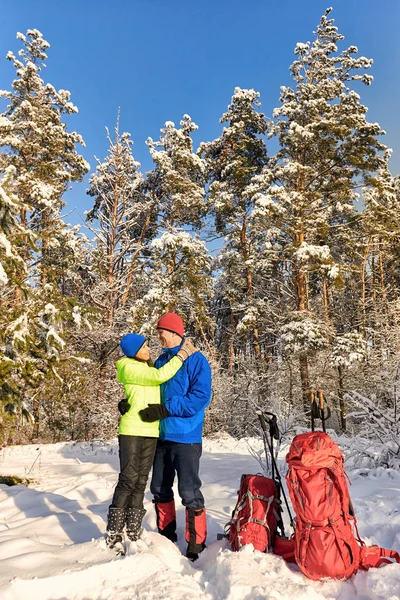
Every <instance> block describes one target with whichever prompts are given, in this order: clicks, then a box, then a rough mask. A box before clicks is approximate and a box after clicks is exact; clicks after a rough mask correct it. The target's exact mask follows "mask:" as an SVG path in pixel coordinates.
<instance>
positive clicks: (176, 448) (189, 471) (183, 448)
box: [150, 440, 204, 508]
mask: <svg viewBox="0 0 400 600" xmlns="http://www.w3.org/2000/svg"><path fill="white" fill-rule="evenodd" d="M201 452H202V446H201V444H180V443H178V442H166V441H162V440H159V441H158V442H157V449H156V453H155V457H154V463H153V477H152V479H151V485H150V490H151V493H152V494H153V496H154V499H155V501H156V502H169V501H170V500H172V499H173V497H174V493H173V491H172V486H173V484H174V478H175V473H176V474H177V476H178V492H179V496H180V497H181V499H182V504H183V506H186V508H200V507H202V506H204V497H203V494H202V493H201V491H200V488H201V480H200V477H199V466H200V456H201Z"/></svg>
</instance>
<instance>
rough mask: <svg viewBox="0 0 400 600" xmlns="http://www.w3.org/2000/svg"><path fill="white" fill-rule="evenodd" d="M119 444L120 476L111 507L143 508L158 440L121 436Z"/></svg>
mask: <svg viewBox="0 0 400 600" xmlns="http://www.w3.org/2000/svg"><path fill="white" fill-rule="evenodd" d="M118 442H119V464H120V474H119V477H118V483H117V487H116V488H115V492H114V496H113V499H112V503H111V506H112V507H117V508H142V507H143V497H144V492H145V489H146V484H147V479H148V477H149V473H150V469H151V465H152V463H153V458H154V452H155V449H156V445H157V438H150V437H139V436H136V435H120V436H118Z"/></svg>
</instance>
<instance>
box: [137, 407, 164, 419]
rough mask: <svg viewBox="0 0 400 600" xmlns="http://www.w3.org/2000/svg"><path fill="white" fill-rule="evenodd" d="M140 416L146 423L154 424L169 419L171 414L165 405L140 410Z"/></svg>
mask: <svg viewBox="0 0 400 600" xmlns="http://www.w3.org/2000/svg"><path fill="white" fill-rule="evenodd" d="M139 415H140V418H141V419H142V421H144V422H145V423H152V422H153V421H159V420H160V419H165V417H169V412H168V410H167V409H166V408H165V406H164V405H163V404H149V406H148V407H147V408H143V410H139Z"/></svg>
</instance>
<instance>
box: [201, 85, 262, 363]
mask: <svg viewBox="0 0 400 600" xmlns="http://www.w3.org/2000/svg"><path fill="white" fill-rule="evenodd" d="M259 96H260V94H258V93H257V92H255V91H254V90H245V89H241V88H235V91H234V95H233V96H232V101H231V104H230V105H229V106H228V110H227V112H226V113H225V114H224V115H223V116H222V117H221V119H220V121H221V123H227V126H226V127H224V129H223V132H222V135H221V136H220V137H219V138H217V139H215V140H214V141H212V142H209V143H206V144H202V145H201V148H200V149H201V154H202V156H203V157H204V159H205V160H206V164H207V170H208V179H209V182H210V185H209V202H210V205H211V208H212V212H213V213H214V215H215V225H216V231H217V233H218V234H221V235H224V236H225V242H226V243H225V247H224V249H223V250H222V251H221V253H220V255H219V257H218V263H217V264H218V268H219V269H221V271H222V272H221V276H223V278H224V285H223V286H222V287H221V288H220V289H222V290H223V292H222V296H221V300H220V302H221V304H222V306H224V307H225V311H224V312H225V313H228V315H227V317H228V319H229V325H228V327H227V329H228V330H229V332H230V335H229V342H228V344H229V356H230V360H229V368H230V371H232V368H233V363H234V360H235V337H236V334H237V333H238V334H239V335H240V336H241V337H243V336H244V337H248V336H249V335H250V341H251V343H252V345H253V346H254V353H255V356H256V358H257V359H260V358H261V347H260V333H259V321H260V312H261V313H262V312H263V310H262V307H261V306H260V299H259V298H258V299H257V298H256V294H255V290H254V270H255V268H256V265H257V270H261V262H262V256H260V244H259V239H258V235H257V232H256V231H254V230H252V227H251V221H250V215H251V211H252V208H253V199H252V196H251V195H250V194H249V192H248V188H249V185H250V183H251V181H252V178H253V177H254V176H255V175H257V174H259V173H260V172H261V170H262V168H263V167H264V166H265V165H266V164H267V152H266V147H265V142H264V139H263V138H262V136H263V135H264V134H265V133H266V131H267V128H268V125H267V120H266V118H265V116H264V115H263V114H262V113H259V112H258V110H257V109H258V108H259V107H260V102H259Z"/></svg>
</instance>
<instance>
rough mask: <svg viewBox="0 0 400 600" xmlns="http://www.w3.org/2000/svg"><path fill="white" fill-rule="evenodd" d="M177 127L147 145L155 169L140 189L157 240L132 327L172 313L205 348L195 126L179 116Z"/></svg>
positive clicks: (204, 261) (207, 274)
mask: <svg viewBox="0 0 400 600" xmlns="http://www.w3.org/2000/svg"><path fill="white" fill-rule="evenodd" d="M180 126H181V127H180V128H179V129H177V128H176V127H175V124H174V123H172V122H171V121H168V122H166V123H165V127H164V128H163V129H161V137H160V140H159V141H156V142H155V141H153V140H152V139H151V138H149V139H148V140H147V144H148V146H149V150H150V154H151V157H152V159H153V162H154V164H155V167H154V169H153V170H152V171H151V172H150V173H148V174H147V179H146V182H145V187H146V190H147V194H148V195H149V197H150V198H151V199H153V200H154V202H155V203H156V207H157V208H156V210H157V215H158V225H159V229H158V233H159V235H160V238H159V239H156V240H154V242H153V244H152V246H153V255H152V264H151V269H150V272H149V282H148V288H149V291H148V292H147V294H145V295H144V296H143V298H142V299H140V300H139V301H138V302H137V304H136V307H135V319H136V321H135V322H136V323H138V324H140V325H142V326H144V327H145V329H146V330H149V328H150V327H151V326H153V325H154V324H155V322H156V321H157V319H158V318H159V316H160V314H162V312H165V311H170V310H176V311H177V312H178V313H181V314H182V316H184V317H185V320H186V324H187V329H188V331H189V332H190V331H192V332H193V333H195V334H196V335H198V336H199V337H201V338H202V340H203V341H204V342H207V339H208V337H209V336H208V335H207V332H208V333H210V332H209V331H208V330H209V329H210V325H211V321H210V316H209V300H210V297H211V293H212V290H211V261H210V257H209V254H208V251H207V248H206V246H205V244H204V243H203V242H202V241H201V239H200V238H199V237H198V236H196V235H194V234H193V228H194V229H196V228H199V227H200V226H201V224H202V221H203V218H204V216H205V214H206V203H205V199H204V196H205V191H204V183H205V180H204V162H203V160H202V159H201V158H200V157H199V156H197V154H195V153H194V152H193V142H192V138H191V134H192V132H193V131H195V130H196V129H197V125H196V124H195V123H193V122H192V120H191V118H190V117H189V115H184V117H183V119H182V121H181V122H180ZM185 227H186V230H185ZM211 335H212V334H211ZM207 344H208V342H207ZM208 345H209V344H208ZM210 348H211V347H210Z"/></svg>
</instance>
